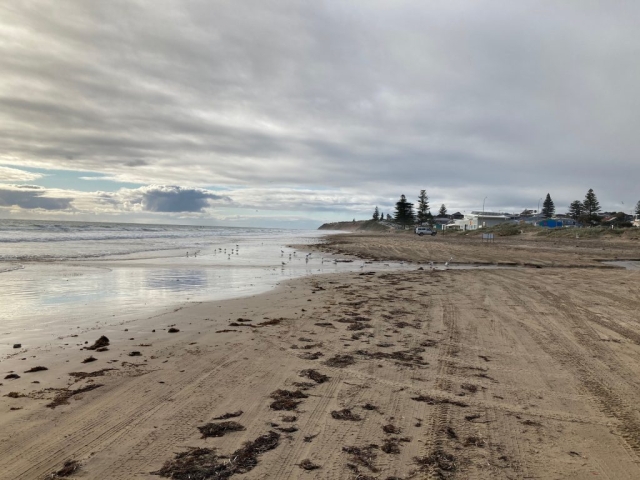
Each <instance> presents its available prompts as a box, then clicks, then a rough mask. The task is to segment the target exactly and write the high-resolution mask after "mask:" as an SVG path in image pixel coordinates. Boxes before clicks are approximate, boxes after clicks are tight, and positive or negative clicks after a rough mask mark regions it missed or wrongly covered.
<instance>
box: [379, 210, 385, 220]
mask: <svg viewBox="0 0 640 480" xmlns="http://www.w3.org/2000/svg"><path fill="white" fill-rule="evenodd" d="M383 220H384V213H382V212H380V221H383Z"/></svg>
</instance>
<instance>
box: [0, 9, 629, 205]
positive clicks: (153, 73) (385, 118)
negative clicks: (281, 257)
mask: <svg viewBox="0 0 640 480" xmlns="http://www.w3.org/2000/svg"><path fill="white" fill-rule="evenodd" d="M160 4H161V7H158V5H157V4H155V3H154V2H131V1H127V0H113V1H110V2H84V3H83V2H72V3H61V2H44V3H37V4H35V3H30V2H20V3H19V4H16V5H15V6H12V8H11V9H6V10H5V11H3V15H2V18H1V19H0V69H1V70H2V72H3V76H2V82H1V83H0V144H1V145H2V147H3V148H2V152H0V161H2V162H4V163H6V164H11V165H24V166H31V167H41V168H57V169H70V170H75V171H83V172H93V173H95V175H93V174H91V175H86V178H97V179H101V180H112V181H114V182H129V183H135V184H142V185H148V184H151V183H153V184H159V185H174V184H177V185H181V186H182V187H188V188H193V189H196V188H199V187H203V186H216V188H217V187H219V186H224V187H226V188H229V189H232V190H233V191H234V192H235V193H234V194H233V195H231V194H230V196H231V197H232V198H233V201H234V202H236V204H237V205H242V206H243V207H242V208H253V207H258V206H259V205H258V204H259V203H262V204H263V205H270V206H273V207H274V208H275V206H277V208H280V209H285V210H291V209H295V210H298V209H301V208H308V209H309V211H310V212H316V211H322V210H323V209H325V211H330V210H332V209H335V210H341V211H342V212H343V213H345V214H347V213H348V214H351V213H352V212H355V211H359V210H364V209H365V207H366V202H371V205H369V207H368V208H372V206H373V205H375V204H376V203H379V202H380V203H381V202H387V205H392V202H393V201H395V200H397V197H398V196H399V194H400V193H405V194H407V195H412V194H411V192H415V193H414V194H413V195H417V192H418V191H419V189H420V188H427V189H428V190H429V191H430V192H432V198H434V199H435V198H437V199H438V200H436V201H437V203H443V202H444V203H447V205H451V206H452V208H460V209H465V208H466V206H470V208H479V206H480V205H481V203H482V200H483V198H484V197H485V196H489V200H491V201H493V202H495V203H493V204H492V205H493V206H492V208H512V207H513V208H514V209H515V208H522V207H525V206H529V207H530V206H531V205H533V204H537V199H538V198H539V197H540V196H543V195H546V193H547V192H550V193H551V195H552V197H553V198H554V200H556V203H557V204H563V205H564V204H568V203H569V201H570V200H573V199H575V198H582V197H583V196H584V192H585V191H586V190H587V189H588V188H594V189H595V190H596V192H598V194H599V196H600V199H601V202H602V203H603V204H607V205H613V204H616V203H619V202H620V201H624V202H625V204H627V203H628V204H631V203H635V201H637V199H635V198H632V196H633V195H638V190H637V180H636V179H637V178H638V177H640V162H638V160H637V159H638V158H639V157H640V142H638V140H637V131H638V130H639V128H640V117H639V116H638V115H637V111H638V109H639V107H640V90H639V89H638V88H637V82H636V79H637V78H638V77H639V76H640V65H639V64H638V62H637V61H635V58H636V56H637V55H636V52H637V50H638V49H640V34H639V33H638V31H637V21H636V20H637V18H639V17H640V3H639V2H613V3H612V2H608V3H606V4H604V3H602V2H595V1H593V0H580V1H577V0H575V1H572V0H568V1H565V2H539V1H537V0H521V1H518V2H507V3H506V4H505V2H496V1H490V0H478V1H462V0H451V1H448V2H423V1H419V0H401V1H399V2H394V5H393V8H391V7H389V5H388V2H380V1H371V0H366V1H365V0H354V1H350V2H332V1H329V2H294V1H292V0H280V1H274V2H264V1H262V0H248V1H247V2H242V5H239V4H238V2H216V3H215V5H214V6H212V5H211V3H210V2H206V1H204V0H194V1H190V2H181V1H178V0H173V1H172V0H166V1H162V2H161V3H160ZM123 16H126V18H128V21H127V22H126V23H124V24H123V23H122V21H121V19H122V18H123ZM35 139H37V141H35ZM620 172H622V173H623V174H622V175H621V174H620ZM25 173H29V172H25ZM34 175H35V174H34ZM0 180H1V181H4V182H20V181H33V180H36V178H30V179H29V178H24V177H22V179H16V178H14V179H11V178H10V177H9V178H5V177H4V176H3V174H2V171H0ZM58 186H60V187H62V185H61V184H60V185H58ZM65 188H70V186H69V185H66V186H65ZM117 188H118V185H117V183H116V184H114V189H117ZM242 189H247V190H246V191H251V190H253V191H256V192H259V193H260V196H259V197H257V198H256V199H255V200H252V199H251V198H249V197H245V196H244V195H243V194H240V193H239V192H240V190H242ZM112 193H113V192H112ZM413 195H412V196H413ZM621 196H624V198H618V197H621ZM124 197H126V195H124V196H123V198H122V199H119V200H116V201H117V203H118V205H120V206H124V207H123V208H125V209H130V210H127V211H134V210H136V209H140V211H145V209H147V211H149V212H156V213H162V212H165V213H179V212H196V213H202V212H206V211H208V210H207V209H208V205H210V203H211V202H215V201H217V200H216V199H214V198H210V197H206V196H204V197H203V196H202V195H199V194H198V193H196V191H195V190H194V191H193V192H190V193H188V192H184V193H175V192H174V193H171V192H164V193H160V192H157V193H150V194H149V196H148V197H144V194H142V198H140V195H138V197H135V195H133V197H135V198H133V197H132V198H133V199H131V200H130V199H128V197H127V198H124ZM83 198H84V197H83ZM114 198H115V197H114ZM118 198H119V197H118ZM136 198H137V201H136ZM144 198H146V200H144V202H143V199H144ZM258 198H259V199H261V200H262V201H259V200H258ZM169 199H173V200H171V201H170V200H169ZM120 200H122V201H120ZM489 200H488V201H489ZM78 201H80V200H78ZM82 201H85V200H82ZM86 201H87V202H89V200H86ZM92 201H93V200H92ZM94 203H95V202H94ZM74 205H77V202H74ZM105 205H106V201H105V200H104V199H103V204H102V207H100V208H104V207H105ZM96 208H97V207H96ZM173 208H178V209H185V210H173ZM266 208H271V207H266Z"/></svg>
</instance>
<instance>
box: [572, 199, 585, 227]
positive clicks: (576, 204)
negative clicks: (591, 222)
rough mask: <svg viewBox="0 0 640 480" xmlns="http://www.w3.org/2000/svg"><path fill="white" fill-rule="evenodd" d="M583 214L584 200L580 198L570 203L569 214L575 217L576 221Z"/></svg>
mask: <svg viewBox="0 0 640 480" xmlns="http://www.w3.org/2000/svg"><path fill="white" fill-rule="evenodd" d="M581 215H582V202H581V201H580V200H574V201H573V202H571V205H569V216H570V217H571V218H573V219H574V220H575V221H576V222H577V221H578V219H579V218H580V216H581Z"/></svg>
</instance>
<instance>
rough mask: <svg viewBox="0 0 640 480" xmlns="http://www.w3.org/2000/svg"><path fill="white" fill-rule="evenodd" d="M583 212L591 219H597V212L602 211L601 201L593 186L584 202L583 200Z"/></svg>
mask: <svg viewBox="0 0 640 480" xmlns="http://www.w3.org/2000/svg"><path fill="white" fill-rule="evenodd" d="M582 208H583V213H584V214H585V215H586V216H587V218H588V219H589V221H592V220H597V219H598V216H597V213H598V212H599V211H600V202H598V198H597V197H596V194H595V193H593V188H590V189H589V191H588V192H587V194H586V195H585V196H584V202H582Z"/></svg>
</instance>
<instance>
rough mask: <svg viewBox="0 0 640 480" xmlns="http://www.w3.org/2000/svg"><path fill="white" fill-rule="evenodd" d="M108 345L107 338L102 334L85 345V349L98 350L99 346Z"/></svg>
mask: <svg viewBox="0 0 640 480" xmlns="http://www.w3.org/2000/svg"><path fill="white" fill-rule="evenodd" d="M108 346H109V339H108V338H107V337H105V336H104V335H102V336H101V337H100V338H99V339H98V340H96V341H95V342H94V343H93V345H91V346H90V347H85V350H98V349H99V348H104V347H108Z"/></svg>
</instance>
